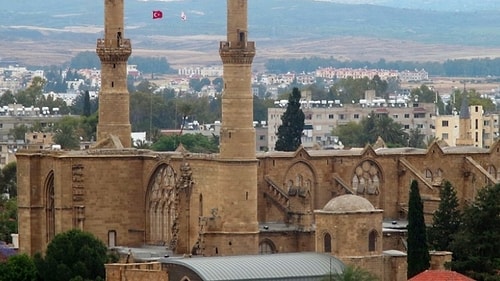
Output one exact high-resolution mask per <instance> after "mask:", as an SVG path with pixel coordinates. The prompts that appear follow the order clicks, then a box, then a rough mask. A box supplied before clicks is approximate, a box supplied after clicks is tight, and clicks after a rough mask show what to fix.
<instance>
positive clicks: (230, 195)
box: [202, 0, 259, 255]
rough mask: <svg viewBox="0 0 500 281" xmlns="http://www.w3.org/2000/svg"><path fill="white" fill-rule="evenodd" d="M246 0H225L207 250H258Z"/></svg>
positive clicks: (228, 252)
mask: <svg viewBox="0 0 500 281" xmlns="http://www.w3.org/2000/svg"><path fill="white" fill-rule="evenodd" d="M247 35H248V31H247V0H227V41H223V42H220V46H219V53H220V57H221V59H222V64H223V69H224V73H223V78H224V91H223V93H222V124H221V133H220V135H221V136H220V154H219V158H218V159H217V164H218V168H217V169H218V171H217V182H216V183H214V184H213V185H214V189H212V190H213V192H212V193H206V194H204V196H205V197H204V198H207V202H212V205H211V209H212V210H214V211H216V212H215V213H214V216H215V218H216V219H215V220H216V221H217V222H216V224H215V225H214V226H213V228H211V229H207V230H206V232H205V233H204V238H203V243H204V244H203V246H202V247H203V248H204V249H205V251H204V254H205V255H235V254H240V255H241V254H256V253H258V245H259V239H258V238H259V223H258V217H257V198H258V195H257V194H258V192H257V165H258V162H257V158H256V155H255V129H254V127H253V94H252V84H251V83H252V60H253V57H254V56H255V44H254V42H249V41H247V37H248V36H247Z"/></svg>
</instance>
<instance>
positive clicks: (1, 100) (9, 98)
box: [0, 90, 16, 106]
mask: <svg viewBox="0 0 500 281" xmlns="http://www.w3.org/2000/svg"><path fill="white" fill-rule="evenodd" d="M14 103H16V97H15V96H14V94H13V93H12V91H11V90H7V91H6V92H5V93H3V94H2V95H1V96H0V105H2V106H4V105H9V104H14Z"/></svg>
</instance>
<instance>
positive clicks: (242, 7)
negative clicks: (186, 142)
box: [219, 0, 255, 159]
mask: <svg viewBox="0 0 500 281" xmlns="http://www.w3.org/2000/svg"><path fill="white" fill-rule="evenodd" d="M247 25H248V23H247V0H228V1H227V41H225V42H221V43H220V48H219V53H220V56H221V59H222V63H223V66H224V92H223V95H222V125H221V126H222V127H221V139H220V142H221V147H220V156H221V158H234V157H237V158H240V159H241V158H244V159H255V129H254V128H253V95H252V84H251V83H252V61H253V57H254V56H255V43H254V42H251V41H247V38H248V30H247V28H248V27H247Z"/></svg>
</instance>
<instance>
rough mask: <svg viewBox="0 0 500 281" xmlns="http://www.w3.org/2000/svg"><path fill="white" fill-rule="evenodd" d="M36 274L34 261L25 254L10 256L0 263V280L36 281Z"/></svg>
mask: <svg viewBox="0 0 500 281" xmlns="http://www.w3.org/2000/svg"><path fill="white" fill-rule="evenodd" d="M37 275H38V271H37V269H36V266H35V262H34V261H33V259H32V258H31V257H29V256H28V255H26V254H20V255H14V256H11V257H10V258H9V259H8V260H7V262H6V263H0V280H2V281H36V280H37Z"/></svg>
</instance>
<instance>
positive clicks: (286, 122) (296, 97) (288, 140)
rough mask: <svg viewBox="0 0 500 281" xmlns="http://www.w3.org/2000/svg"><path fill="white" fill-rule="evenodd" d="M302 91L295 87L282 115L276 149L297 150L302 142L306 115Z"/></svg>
mask: <svg viewBox="0 0 500 281" xmlns="http://www.w3.org/2000/svg"><path fill="white" fill-rule="evenodd" d="M300 98H301V95H300V91H299V89H298V88H293V91H292V93H291V94H290V97H289V98H288V105H287V107H286V110H285V113H284V114H283V116H281V125H280V126H279V127H278V133H277V136H276V137H277V141H276V145H275V148H274V149H275V150H277V151H295V150H297V148H299V146H300V145H301V144H302V139H301V138H302V131H303V130H304V119H305V115H304V112H302V109H301V108H300Z"/></svg>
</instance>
